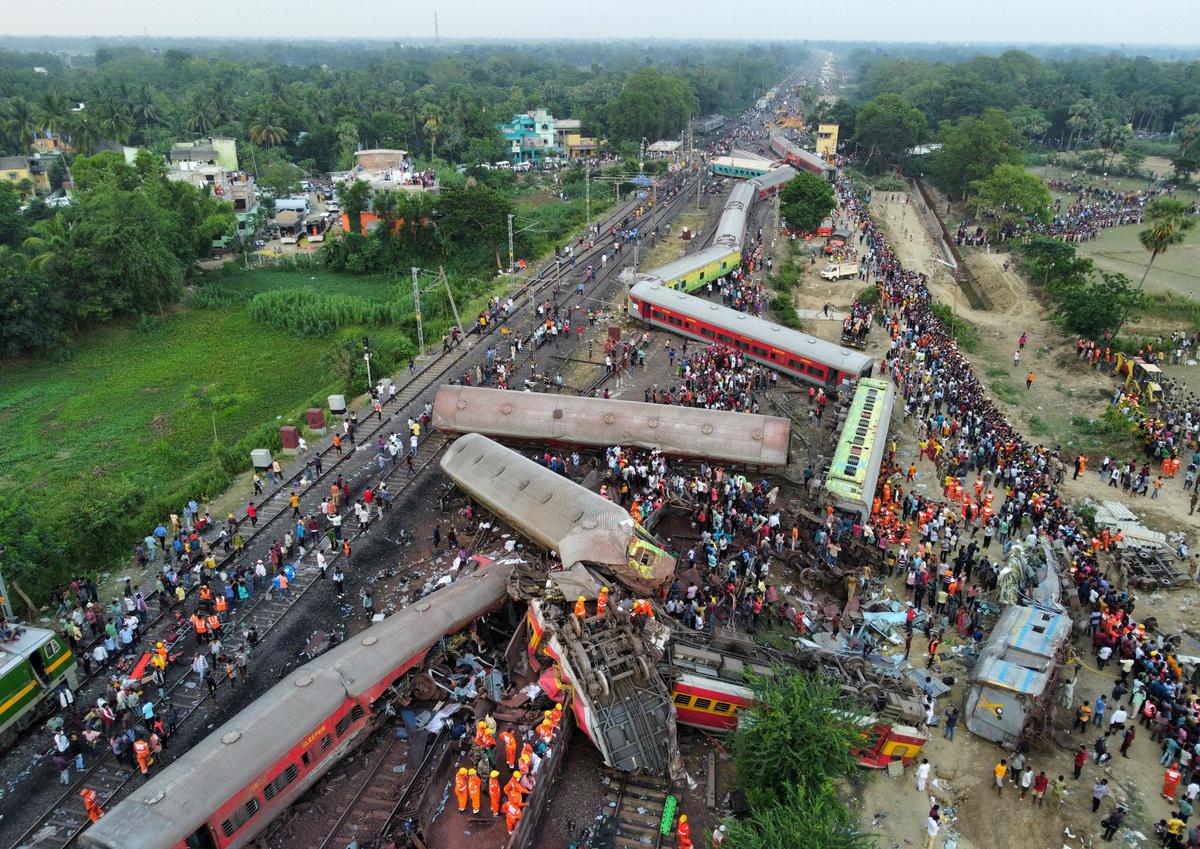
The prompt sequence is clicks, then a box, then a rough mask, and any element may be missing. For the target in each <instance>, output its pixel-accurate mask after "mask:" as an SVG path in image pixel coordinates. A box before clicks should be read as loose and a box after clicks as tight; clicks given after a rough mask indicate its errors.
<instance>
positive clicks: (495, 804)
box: [488, 770, 500, 817]
mask: <svg viewBox="0 0 1200 849" xmlns="http://www.w3.org/2000/svg"><path fill="white" fill-rule="evenodd" d="M488 802H490V803H491V805H492V816H494V817H498V816H500V773H499V772H497V771H496V770H492V774H491V775H489V776H488Z"/></svg>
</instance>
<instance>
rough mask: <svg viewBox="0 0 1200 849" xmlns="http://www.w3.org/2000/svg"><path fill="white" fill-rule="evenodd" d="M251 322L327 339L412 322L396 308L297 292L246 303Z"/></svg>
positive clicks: (345, 297)
mask: <svg viewBox="0 0 1200 849" xmlns="http://www.w3.org/2000/svg"><path fill="white" fill-rule="evenodd" d="M250 317H251V318H253V319H254V320H255V321H258V322H261V323H263V324H266V325H269V326H271V327H274V328H276V329H277V330H284V331H287V332H289V333H295V334H298V335H300V336H327V335H328V334H330V333H332V332H333V331H335V330H338V329H340V328H342V327H352V326H356V325H357V326H363V327H378V326H380V325H383V324H399V323H401V322H403V321H406V320H408V319H411V318H412V315H411V314H408V315H406V314H405V311H404V310H403V309H402V308H401V307H400V305H399V304H396V303H393V302H384V303H378V302H372V301H367V300H365V299H363V298H356V297H354V296H352V295H328V294H322V293H320V292H308V291H304V290H300V289H275V290H272V291H269V292H261V293H259V294H257V295H255V296H254V297H253V298H251V299H250Z"/></svg>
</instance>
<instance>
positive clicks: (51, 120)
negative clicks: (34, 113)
mask: <svg viewBox="0 0 1200 849" xmlns="http://www.w3.org/2000/svg"><path fill="white" fill-rule="evenodd" d="M70 116H71V101H69V100H67V98H66V96H65V95H63V94H61V93H59V92H57V91H48V92H46V93H45V94H43V95H42V97H41V99H40V100H39V101H38V121H39V122H40V123H41V125H42V126H43V127H44V128H45V129H47V130H50V131H51V132H52V133H54V134H55V135H58V134H59V133H62V132H64V131H65V130H66V127H67V121H68V119H69V118H70Z"/></svg>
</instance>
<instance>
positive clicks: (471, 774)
mask: <svg viewBox="0 0 1200 849" xmlns="http://www.w3.org/2000/svg"><path fill="white" fill-rule="evenodd" d="M482 784H483V782H481V781H480V780H479V773H478V772H476V771H475V770H473V769H472V770H468V771H467V792H468V793H469V794H470V796H471V813H473V814H477V813H479V791H480V789H481V788H482Z"/></svg>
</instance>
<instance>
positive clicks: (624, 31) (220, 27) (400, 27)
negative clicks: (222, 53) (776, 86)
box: [0, 0, 1200, 45]
mask: <svg viewBox="0 0 1200 849" xmlns="http://www.w3.org/2000/svg"><path fill="white" fill-rule="evenodd" d="M434 11H436V12H437V13H438V21H439V24H440V27H441V35H442V36H443V37H445V38H481V37H494V38H514V37H520V36H522V35H524V36H529V37H534V38H557V37H581V38H620V37H622V36H625V37H628V36H639V37H647V36H649V37H657V38H671V37H678V38H697V37H706V36H707V37H714V36H715V37H725V38H751V37H755V36H757V37H760V38H763V37H766V38H778V39H787V38H795V39H804V38H809V39H838V40H845V41H851V40H854V41H858V40H863V41H948V42H964V41H972V42H986V41H1005V42H1014V41H1015V42H1053V43H1092V44H1094V43H1105V44H1116V43H1143V44H1185V45H1195V44H1198V43H1200V3H1198V2H1197V0H858V2H841V3H828V2H827V3H816V2H811V0H810V2H802V3H797V2H789V0H738V2H730V0H659V2H647V0H599V2H594V0H593V2H587V3H584V2H580V0H524V2H514V0H508V2H495V0H458V2H445V0H440V2H439V0H427V2H415V3H414V2H396V0H351V2H340V1H339V0H206V1H205V2H202V3H198V4H197V3H190V4H189V3H184V4H180V3H171V2H163V0H115V2H97V0H52V2H51V3H50V4H49V5H45V4H37V3H16V2H14V3H12V4H11V5H10V8H9V12H8V14H6V15H5V16H4V18H3V23H0V27H4V28H9V31H8V33H7V34H9V35H45V34H57V35H78V36H86V35H98V36H108V35H142V34H147V35H151V36H160V37H161V36H185V37H186V36H211V37H218V38H220V37H231V36H248V37H257V38H264V37H266V38H270V37H279V38H381V39H403V38H405V37H407V36H424V37H428V36H432V35H433V13H434Z"/></svg>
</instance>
